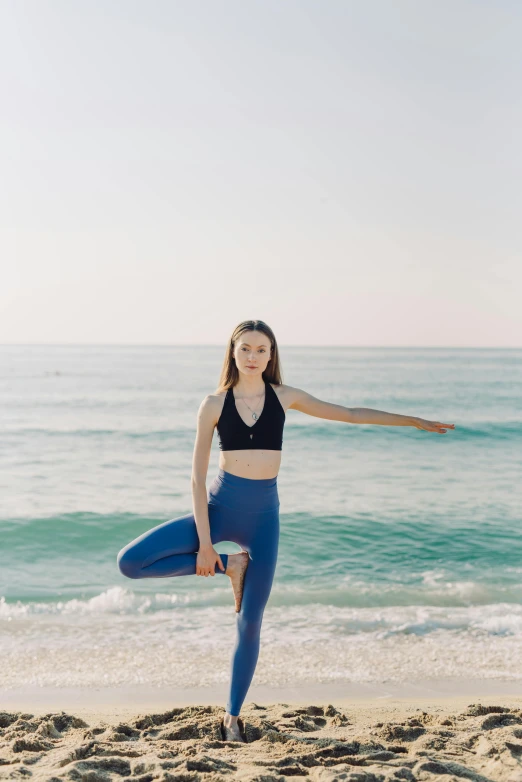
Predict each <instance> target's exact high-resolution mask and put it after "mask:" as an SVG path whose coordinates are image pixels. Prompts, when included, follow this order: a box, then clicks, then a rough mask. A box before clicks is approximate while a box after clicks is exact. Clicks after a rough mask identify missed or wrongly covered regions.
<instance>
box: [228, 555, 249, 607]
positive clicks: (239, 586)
mask: <svg viewBox="0 0 522 782" xmlns="http://www.w3.org/2000/svg"><path fill="white" fill-rule="evenodd" d="M248 560H249V556H248V552H246V551H241V552H240V553H239V554H229V555H228V562H227V569H226V570H225V574H226V575H227V576H229V577H230V580H231V581H232V589H233V592H234V598H235V601H236V614H238V613H239V611H240V609H241V598H242V597H243V582H244V580H245V573H246V569H247V567H248Z"/></svg>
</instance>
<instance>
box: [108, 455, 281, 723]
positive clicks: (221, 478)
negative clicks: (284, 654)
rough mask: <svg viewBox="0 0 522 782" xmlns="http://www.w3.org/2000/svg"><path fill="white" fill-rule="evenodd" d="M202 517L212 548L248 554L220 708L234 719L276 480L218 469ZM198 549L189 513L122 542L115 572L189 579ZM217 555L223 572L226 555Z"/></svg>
mask: <svg viewBox="0 0 522 782" xmlns="http://www.w3.org/2000/svg"><path fill="white" fill-rule="evenodd" d="M208 516H209V522H210V537H211V541H212V544H215V543H220V542H221V541H223V540H231V541H233V542H234V543H237V544H238V545H239V546H241V548H242V549H244V550H246V551H247V552H248V554H249V563H248V568H247V571H246V574H245V580H244V584H243V598H242V602H241V610H240V611H239V613H238V614H236V617H237V619H236V641H235V646H234V649H233V652H232V660H231V667H230V670H231V679H230V690H229V697H228V701H227V706H226V710H227V712H228V713H229V714H233V715H235V716H238V715H239V712H240V710H241V706H242V705H243V701H244V700H245V697H246V694H247V692H248V688H249V687H250V682H251V681H252V678H253V676H254V671H255V668H256V664H257V658H258V656H259V643H260V635H261V622H262V620H263V612H264V610H265V606H266V603H267V601H268V598H269V596H270V590H271V589H272V582H273V579H274V573H275V568H276V562H277V550H278V545H279V496H278V491H277V477H275V478H262V479H257V480H255V479H252V478H240V477H239V476H237V475H233V474H232V473H229V472H225V471H224V470H221V469H220V470H219V473H218V475H217V476H216V477H215V478H214V480H213V482H212V484H211V486H210V489H209V492H208ZM198 550H199V536H198V532H197V527H196V522H195V520H194V514H193V513H187V514H186V515H185V516H180V517H179V518H177V519H172V520H171V521H165V522H164V523H163V524H160V525H159V526H157V527H153V529H151V530H148V532H144V533H143V535H140V537H138V538H136V539H135V540H133V541H131V542H130V543H128V544H127V545H126V546H125V547H124V548H122V550H121V551H120V552H119V554H118V567H119V569H120V571H121V573H123V575H124V576H127V577H128V578H166V577H168V576H190V575H194V574H195V573H196V559H197V551H198ZM220 556H221V560H222V562H223V565H224V567H225V570H226V567H227V562H228V554H221V555H220ZM214 571H215V573H216V575H217V574H218V573H221V574H223V575H225V571H224V570H221V568H220V567H219V565H218V563H217V562H216V566H215V568H214ZM227 578H228V576H227ZM231 599H232V595H231ZM231 605H233V601H232V602H231Z"/></svg>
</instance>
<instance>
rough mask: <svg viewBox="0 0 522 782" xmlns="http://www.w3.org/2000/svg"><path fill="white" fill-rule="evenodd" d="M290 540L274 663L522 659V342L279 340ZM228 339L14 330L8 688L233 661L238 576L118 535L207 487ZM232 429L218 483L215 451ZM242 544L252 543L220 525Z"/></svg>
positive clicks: (336, 673)
mask: <svg viewBox="0 0 522 782" xmlns="http://www.w3.org/2000/svg"><path fill="white" fill-rule="evenodd" d="M280 352H281V357H282V363H283V380H284V382H285V383H287V384H289V385H292V386H297V387H298V388H302V389H304V390H306V391H308V392H309V393H311V394H313V395H314V396H317V397H319V398H321V399H323V400H326V401H329V402H334V403H336V404H341V405H345V406H347V407H370V408H374V409H378V410H385V411H387V412H393V413H402V414H408V415H416V416H420V417H423V418H428V419H431V420H438V421H442V422H445V423H454V424H455V425H456V428H455V431H448V432H447V434H435V433H429V432H425V431H420V430H417V429H415V428H413V427H397V426H375V425H374V426H370V425H352V424H346V423H342V422H339V421H327V420H323V419H319V418H313V417H311V416H307V415H304V414H303V413H300V412H297V411H295V410H288V411H287V418H286V426H285V432H284V445H283V460H282V465H281V470H280V473H279V477H278V487H279V498H280V502H281V506H280V519H281V539H280V547H279V559H278V564H277V570H276V574H275V581H274V586H273V590H272V593H271V596H270V599H269V602H268V605H267V608H266V610H265V614H264V620H263V629H262V635H261V650H260V656H259V661H258V665H257V669H256V673H255V677H254V683H256V684H258V685H276V686H277V685H281V686H285V685H292V686H298V685H300V684H305V683H319V682H328V683H330V684H332V683H335V682H338V683H343V682H352V683H353V682H394V683H398V682H403V681H404V682H406V681H408V682H411V681H415V680H420V679H423V680H426V679H432V678H433V679H435V678H442V677H444V678H450V679H451V678H454V679H455V680H459V679H462V678H482V679H490V680H493V679H496V680H504V681H512V682H515V681H520V680H521V679H522V524H521V521H522V519H521V517H522V480H521V477H522V350H513V349H444V348H440V349H437V348H428V349H418V348H411V349H408V348H397V349H392V348H342V347H331V348H330V347H293V346H288V347H287V346H284V345H281V346H280ZM223 355H224V347H223V348H221V347H217V346H195V347H194V346H183V347H167V346H163V347H161V346H159V347H154V346H140V347H131V346H96V345H94V346H58V345H57V346H36V345H34V346H29V345H27V346H8V345H4V346H0V429H1V441H0V648H1V649H2V666H1V667H0V687H1V688H14V687H19V686H21V685H31V684H32V685H36V686H42V687H44V686H57V687H83V686H93V685H94V686H100V685H107V686H117V685H138V684H139V685H143V684H145V685H150V686H151V687H165V686H176V687H209V686H212V685H214V684H220V685H222V684H224V683H226V682H228V679H229V664H230V663H229V660H230V654H231V651H232V647H233V643H234V637H235V621H236V615H235V613H234V605H233V597H232V590H231V587H230V582H229V580H228V578H226V577H222V576H217V577H214V578H212V577H209V578H201V577H198V576H196V575H194V576H184V577H179V578H161V579H159V578H158V579H144V580H139V581H136V580H130V579H127V578H125V577H124V576H123V575H122V574H121V573H120V572H119V570H118V567H117V563H116V557H117V554H118V551H119V550H120V549H121V548H122V547H123V546H125V545H126V544H127V543H128V542H129V541H131V540H133V539H134V538H136V537H137V536H139V535H141V534H142V533H143V532H145V531H146V530H148V529H150V528H151V527H153V526H156V525H157V524H160V523H162V522H164V521H166V520H168V519H173V518H176V517H178V516H182V515H184V514H186V513H189V512H190V511H191V510H192V497H191V488H190V477H191V460H192V451H193V446H194V437H195V432H196V414H197V409H198V407H199V404H200V402H201V401H202V399H203V398H204V397H205V396H206V394H208V393H211V392H212V391H213V390H214V389H215V388H216V386H217V382H218V377H219V372H220V368H221V363H222V360H223ZM218 454H219V450H218V446H217V438H216V435H214V440H213V443H212V453H211V460H210V466H209V472H208V480H207V486H209V485H210V482H211V481H212V479H213V477H214V476H215V475H216V473H217V471H218ZM216 548H217V550H218V551H220V552H222V553H233V552H235V551H239V550H240V549H239V547H238V546H237V545H236V544H234V543H232V542H223V543H220V544H218V545H217V546H216Z"/></svg>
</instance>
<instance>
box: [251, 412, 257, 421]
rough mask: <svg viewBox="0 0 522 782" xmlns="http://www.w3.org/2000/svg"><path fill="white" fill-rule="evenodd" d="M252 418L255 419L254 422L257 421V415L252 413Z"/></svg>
mask: <svg viewBox="0 0 522 782" xmlns="http://www.w3.org/2000/svg"><path fill="white" fill-rule="evenodd" d="M252 418H253V419H254V421H257V413H252Z"/></svg>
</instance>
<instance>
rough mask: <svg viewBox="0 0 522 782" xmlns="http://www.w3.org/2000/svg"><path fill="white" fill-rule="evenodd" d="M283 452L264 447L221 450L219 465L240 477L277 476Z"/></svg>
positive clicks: (261, 477)
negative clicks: (264, 448)
mask: <svg viewBox="0 0 522 782" xmlns="http://www.w3.org/2000/svg"><path fill="white" fill-rule="evenodd" d="M281 453H282V451H268V450H266V451H265V450H263V449H257V450H254V449H252V450H244V451H220V453H219V467H220V469H221V470H225V472H230V473H232V475H237V476H238V477H239V478H252V479H253V480H262V479H263V478H275V477H276V476H277V474H278V472H279V467H280V465H281Z"/></svg>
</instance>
